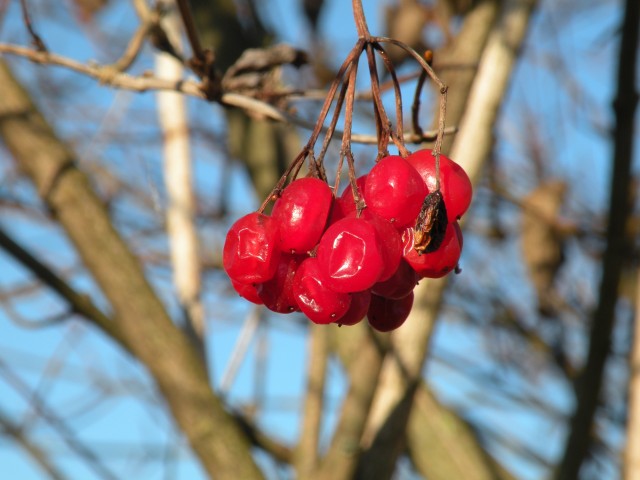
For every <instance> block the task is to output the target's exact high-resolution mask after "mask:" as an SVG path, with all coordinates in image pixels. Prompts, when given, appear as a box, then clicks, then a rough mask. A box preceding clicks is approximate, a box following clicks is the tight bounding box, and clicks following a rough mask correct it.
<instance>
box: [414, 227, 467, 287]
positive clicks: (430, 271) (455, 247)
mask: <svg viewBox="0 0 640 480" xmlns="http://www.w3.org/2000/svg"><path fill="white" fill-rule="evenodd" d="M402 240H403V242H404V259H405V260H406V261H407V263H408V264H409V265H411V267H412V268H413V269H414V270H415V271H416V273H417V274H418V275H420V276H421V277H429V278H440V277H444V276H445V275H446V274H447V273H449V272H450V271H452V270H453V269H455V268H456V265H458V260H460V253H461V252H462V232H461V231H460V227H459V226H458V222H453V223H449V224H448V225H447V230H446V232H445V234H444V239H443V240H442V244H441V245H440V248H438V249H437V250H436V251H434V252H429V253H423V254H422V255H419V254H418V252H416V250H415V248H413V229H411V228H407V229H406V230H405V231H404V233H403V237H402Z"/></svg>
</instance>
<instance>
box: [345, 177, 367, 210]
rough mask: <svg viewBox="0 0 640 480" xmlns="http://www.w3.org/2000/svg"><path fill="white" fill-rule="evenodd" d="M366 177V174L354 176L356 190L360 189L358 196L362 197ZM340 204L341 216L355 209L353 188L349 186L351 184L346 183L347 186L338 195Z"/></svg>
mask: <svg viewBox="0 0 640 480" xmlns="http://www.w3.org/2000/svg"><path fill="white" fill-rule="evenodd" d="M367 178H368V174H364V175H361V176H359V177H358V178H356V185H357V186H358V190H359V191H360V197H364V190H365V188H366V186H367ZM339 200H340V204H341V207H342V216H343V217H346V216H347V215H349V214H350V213H351V212H355V211H356V202H355V200H354V199H353V188H351V184H348V185H347V188H345V189H344V192H342V195H340V198H339Z"/></svg>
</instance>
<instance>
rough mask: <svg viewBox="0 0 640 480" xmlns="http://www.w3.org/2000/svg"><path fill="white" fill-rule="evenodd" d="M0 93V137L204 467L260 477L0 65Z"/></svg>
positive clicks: (173, 330)
mask: <svg viewBox="0 0 640 480" xmlns="http://www.w3.org/2000/svg"><path fill="white" fill-rule="evenodd" d="M0 88H1V89H2V91H3V92H4V93H3V95H2V96H1V97H0V136H2V138H3V139H4V142H5V144H6V146H7V149H8V150H9V151H10V152H11V154H12V155H13V157H14V158H15V160H16V161H17V162H18V164H19V166H20V167H21V169H22V170H23V171H24V172H25V173H26V174H27V175H28V176H29V177H30V178H31V180H32V182H33V183H34V185H35V187H36V189H37V191H38V193H39V195H40V196H41V198H42V199H43V201H44V202H45V203H46V204H47V205H48V207H49V208H50V210H51V211H52V213H53V215H54V217H55V218H56V219H57V220H58V221H59V222H60V225H61V226H62V227H63V228H64V230H65V232H66V233H67V235H68V236H69V238H70V240H71V241H72V243H73V244H74V245H75V247H76V249H77V251H78V254H79V256H80V257H81V258H82V260H83V261H84V263H85V265H86V266H87V268H88V269H89V271H90V272H91V273H92V275H93V277H94V278H95V279H96V282H97V283H98V285H99V286H100V287H101V289H102V291H103V292H104V294H105V296H106V297H107V298H108V300H109V301H110V303H111V306H112V308H113V311H114V320H115V321H116V324H117V327H118V329H119V330H120V331H121V332H122V335H123V337H124V338H125V339H126V343H127V344H128V345H130V348H131V351H132V352H133V353H134V355H135V356H136V357H137V358H138V359H139V360H140V361H141V362H142V363H143V364H144V365H145V366H146V367H147V368H148V369H149V372H150V373H151V375H152V377H153V378H154V380H155V381H156V383H157V385H158V387H159V390H160V391H161V392H162V394H163V395H164V398H165V399H166V401H167V404H168V406H169V408H170V409H171V411H172V414H173V416H174V418H175V419H176V422H177V423H178V425H179V426H180V427H181V428H182V431H183V432H184V433H185V435H186V437H187V439H188V440H189V442H190V444H191V446H192V448H193V450H194V452H195V453H196V455H198V457H199V458H200V461H201V462H202V464H203V466H204V468H205V470H206V471H207V472H208V473H209V474H210V475H212V476H213V475H215V476H216V478H221V479H225V478H231V479H236V478H245V479H254V478H262V475H261V473H260V471H259V470H258V467H257V466H256V464H255V462H254V460H253V458H252V456H251V453H250V447H249V442H248V440H247V438H246V436H245V435H244V434H243V433H242V432H241V430H240V429H239V427H238V425H237V424H236V423H235V421H234V420H233V419H232V417H231V416H230V415H229V414H228V413H227V412H226V411H225V409H224V406H223V405H222V403H221V401H220V400H219V399H218V398H217V397H216V396H215V395H214V394H213V391H212V390H211V387H210V385H209V382H208V377H207V373H206V369H205V367H204V365H203V363H202V361H201V358H200V356H199V355H198V354H197V353H196V351H195V350H194V349H193V348H192V347H191V344H190V342H189V341H188V340H187V338H186V337H185V335H183V334H182V332H181V331H180V330H179V329H178V328H177V327H176V326H175V325H174V324H173V323H172V321H171V319H170V318H169V316H168V314H167V312H166V311H165V309H164V306H163V305H162V303H161V301H160V300H159V298H158V297H157V295H156V294H155V292H154V291H153V289H152V287H151V285H150V284H149V282H148V281H147V279H146V278H145V276H144V273H143V271H142V268H141V266H140V265H139V263H138V261H137V260H136V258H135V256H134V255H133V254H132V253H131V251H130V250H129V249H128V247H127V245H126V244H125V243H124V241H123V239H122V238H121V237H120V235H119V234H118V233H117V231H116V229H115V227H114V226H113V224H112V223H111V220H110V219H109V217H108V214H107V212H106V210H105V207H104V205H102V203H101V201H100V200H99V198H98V197H97V195H96V194H95V192H94V191H93V190H92V189H91V187H90V183H89V180H88V178H87V177H86V176H85V175H84V173H83V172H81V171H80V170H79V169H78V168H77V166H76V159H75V157H74V154H73V153H72V152H70V151H69V150H68V149H67V147H66V146H65V145H64V144H63V143H62V142H61V141H60V140H59V139H58V138H57V137H56V136H55V134H54V133H53V131H52V129H51V127H50V126H49V125H48V124H47V122H46V121H45V119H44V118H43V117H42V116H41V115H40V113H39V112H38V110H37V109H36V107H35V105H34V104H33V102H32V101H31V99H30V98H29V96H28V94H27V93H26V92H25V91H24V90H23V89H22V87H21V86H20V85H19V84H18V83H17V82H16V80H15V79H14V77H13V75H12V74H11V72H10V71H9V69H8V68H7V67H6V65H5V64H4V63H0Z"/></svg>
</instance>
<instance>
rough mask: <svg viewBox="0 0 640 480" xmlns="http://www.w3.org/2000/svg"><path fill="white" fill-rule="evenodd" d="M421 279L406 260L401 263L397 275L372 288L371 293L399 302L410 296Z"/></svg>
mask: <svg viewBox="0 0 640 480" xmlns="http://www.w3.org/2000/svg"><path fill="white" fill-rule="evenodd" d="M418 280H420V277H419V276H418V274H417V273H416V272H415V270H414V269H413V268H411V265H409V264H408V263H407V262H406V261H405V260H401V261H400V265H398V268H397V269H396V271H395V273H394V274H393V275H392V276H391V278H389V279H388V280H385V281H384V282H378V283H376V284H375V285H374V286H373V287H371V292H372V293H374V294H376V295H378V296H380V297H385V298H392V299H395V300H398V299H400V298H404V297H406V296H407V295H409V294H410V293H411V292H412V291H413V289H414V288H415V286H416V285H417V284H418Z"/></svg>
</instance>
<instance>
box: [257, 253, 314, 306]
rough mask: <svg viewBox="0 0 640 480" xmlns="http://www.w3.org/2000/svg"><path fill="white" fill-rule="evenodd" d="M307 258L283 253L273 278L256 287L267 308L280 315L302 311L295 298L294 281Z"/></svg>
mask: <svg viewBox="0 0 640 480" xmlns="http://www.w3.org/2000/svg"><path fill="white" fill-rule="evenodd" d="M305 258H307V257H306V256H305V255H292V254H289V253H283V254H282V256H281V258H280V263H279V264H278V268H277V269H276V273H275V275H274V276H273V278H272V279H271V280H268V281H266V282H264V283H260V284H258V285H256V290H257V291H258V296H259V297H260V300H262V301H263V302H264V305H265V307H267V308H268V309H269V310H272V311H274V312H278V313H291V312H296V311H299V310H300V309H299V308H298V304H297V302H296V299H295V297H294V296H293V281H294V277H295V274H296V270H297V269H298V265H300V263H301V262H302V261H303V260H304V259H305Z"/></svg>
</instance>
